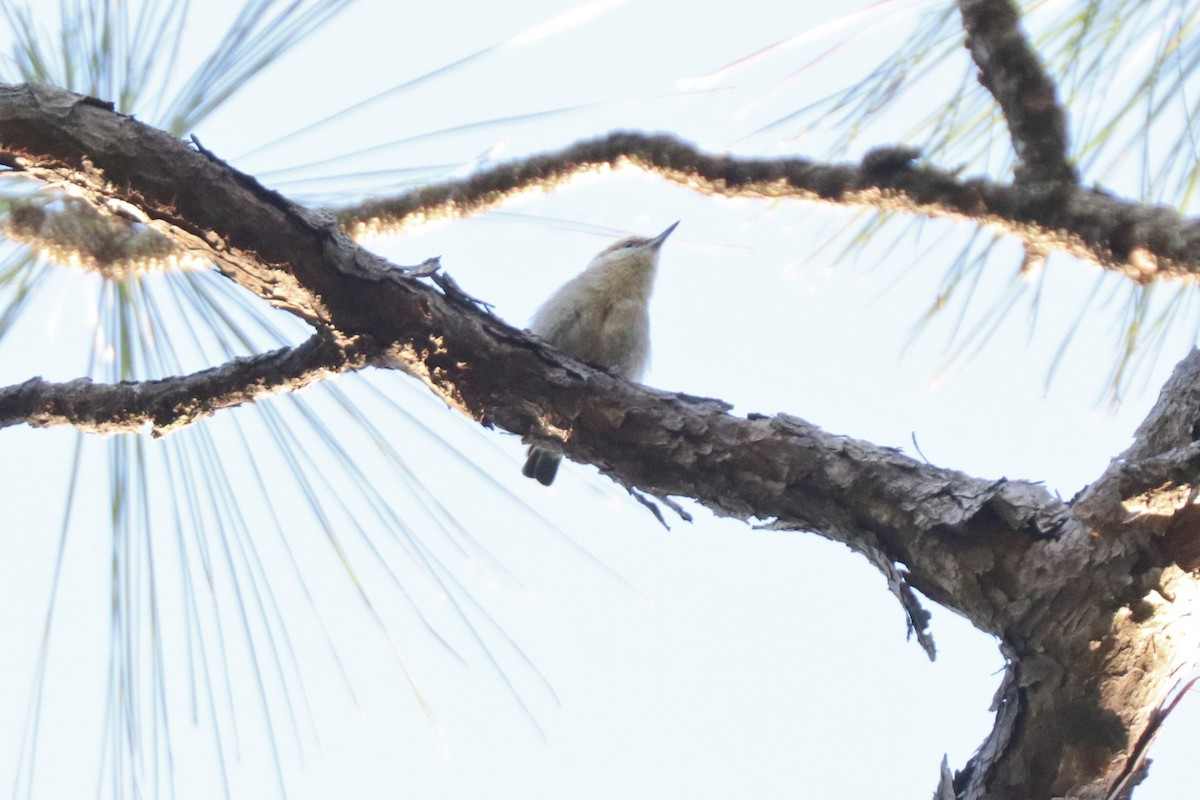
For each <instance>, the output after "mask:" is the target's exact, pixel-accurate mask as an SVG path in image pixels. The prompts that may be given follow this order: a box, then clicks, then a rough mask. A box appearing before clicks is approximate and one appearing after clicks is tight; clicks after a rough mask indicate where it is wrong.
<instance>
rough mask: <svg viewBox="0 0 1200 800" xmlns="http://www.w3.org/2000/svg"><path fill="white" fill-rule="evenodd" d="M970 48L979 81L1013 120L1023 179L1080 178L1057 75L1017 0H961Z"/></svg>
mask: <svg viewBox="0 0 1200 800" xmlns="http://www.w3.org/2000/svg"><path fill="white" fill-rule="evenodd" d="M958 8H959V11H960V12H961V13H962V18H963V27H964V28H965V29H966V32H967V49H968V50H970V51H971V57H972V58H973V59H974V60H975V64H976V65H977V66H978V67H979V82H980V83H981V84H982V85H983V87H984V88H985V89H987V90H988V91H989V92H991V93H992V96H993V97H995V98H996V102H997V103H999V105H1000V110H1001V111H1002V112H1003V113H1004V118H1005V119H1006V120H1007V121H1008V130H1009V134H1010V135H1011V136H1012V143H1013V150H1014V151H1015V152H1016V154H1017V168H1016V181H1017V184H1018V185H1021V184H1032V183H1041V184H1069V185H1073V184H1075V183H1076V182H1077V181H1078V175H1077V173H1076V171H1075V167H1074V166H1073V165H1072V164H1071V163H1070V161H1069V160H1068V159H1067V115H1066V112H1065V111H1064V110H1063V108H1062V106H1061V105H1059V102H1058V97H1057V89H1056V87H1055V84H1054V81H1053V80H1052V79H1051V78H1050V76H1049V75H1048V74H1047V73H1046V71H1045V69H1043V68H1042V64H1041V61H1040V60H1039V59H1038V56H1037V53H1035V52H1034V50H1033V47H1032V46H1031V45H1030V44H1029V40H1028V39H1026V37H1025V34H1024V33H1023V32H1022V31H1021V27H1020V22H1021V13H1020V10H1019V9H1018V8H1017V5H1016V4H1015V3H1013V2H1012V0H959V2H958Z"/></svg>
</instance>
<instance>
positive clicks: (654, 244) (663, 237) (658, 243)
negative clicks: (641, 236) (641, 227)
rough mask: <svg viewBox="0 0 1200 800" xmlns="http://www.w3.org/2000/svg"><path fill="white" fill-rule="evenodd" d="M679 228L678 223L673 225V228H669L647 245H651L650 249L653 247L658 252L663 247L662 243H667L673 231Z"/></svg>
mask: <svg viewBox="0 0 1200 800" xmlns="http://www.w3.org/2000/svg"><path fill="white" fill-rule="evenodd" d="M677 227H679V222H678V221H675V222H673V223H671V227H669V228H667V229H666V230H665V231H663V232H662V233H660V234H659V235H658V236H655V237H654V238H653V239H651V240H650V241H648V242H646V244H647V245H649V246H650V247H653V248H654V249H655V250H657V249H658V248H660V247H662V243H663V242H665V241H666V240H667V237H668V236H670V235H671V231H673V230H675V229H676V228H677Z"/></svg>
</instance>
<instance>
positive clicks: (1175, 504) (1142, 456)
mask: <svg viewBox="0 0 1200 800" xmlns="http://www.w3.org/2000/svg"><path fill="white" fill-rule="evenodd" d="M1198 498H1200V350H1193V351H1192V352H1191V354H1190V355H1189V356H1188V357H1187V358H1185V359H1184V360H1183V361H1181V362H1180V363H1179V365H1178V366H1177V367H1176V368H1175V372H1174V373H1173V374H1172V375H1171V379H1170V380H1169V381H1167V384H1166V385H1165V386H1164V387H1163V391H1162V395H1161V396H1160V397H1159V399H1158V402H1157V403H1156V404H1155V406H1154V408H1153V410H1151V412H1150V414H1149V416H1147V417H1146V420H1145V421H1144V422H1143V423H1142V424H1141V426H1140V427H1139V428H1138V431H1137V434H1136V436H1135V439H1134V443H1133V444H1132V445H1131V446H1130V447H1129V449H1127V450H1126V451H1125V452H1124V453H1122V454H1121V456H1120V458H1116V459H1114V460H1113V462H1112V463H1111V464H1110V465H1109V467H1108V469H1107V470H1106V471H1105V473H1104V475H1103V476H1102V477H1101V478H1100V480H1098V481H1096V482H1095V483H1093V484H1092V485H1091V486H1089V487H1088V488H1087V489H1086V490H1085V491H1083V492H1081V493H1080V495H1079V497H1077V498H1076V499H1075V501H1074V503H1073V505H1074V509H1075V515H1076V516H1077V517H1078V518H1079V519H1081V520H1083V521H1084V522H1086V523H1087V524H1088V525H1091V526H1092V527H1093V528H1095V529H1096V530H1097V531H1100V532H1101V533H1102V534H1103V535H1105V536H1110V537H1120V536H1125V535H1128V533H1129V531H1130V530H1138V529H1141V528H1149V529H1152V530H1155V531H1158V532H1160V533H1161V540H1160V546H1161V547H1162V548H1163V550H1164V552H1165V553H1166V554H1167V556H1168V557H1169V558H1170V559H1171V560H1172V561H1174V562H1176V563H1178V564H1180V565H1181V566H1183V567H1185V568H1187V569H1200V511H1198V510H1197V499H1198Z"/></svg>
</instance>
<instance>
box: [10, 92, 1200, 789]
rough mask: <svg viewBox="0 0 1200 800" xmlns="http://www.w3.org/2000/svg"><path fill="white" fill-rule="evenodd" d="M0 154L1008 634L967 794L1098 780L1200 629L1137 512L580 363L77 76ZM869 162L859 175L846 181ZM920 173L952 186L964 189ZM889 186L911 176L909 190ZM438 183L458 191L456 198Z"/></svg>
mask: <svg viewBox="0 0 1200 800" xmlns="http://www.w3.org/2000/svg"><path fill="white" fill-rule="evenodd" d="M605 143H607V146H609V147H613V146H616V147H617V148H618V149H620V148H625V149H631V148H634V147H644V146H647V145H652V146H655V147H657V146H658V145H660V144H661V145H662V146H663V147H664V148H666V149H665V150H662V151H661V152H660V151H658V150H655V152H656V153H658V156H655V157H659V158H661V159H663V162H664V163H665V164H667V166H669V167H670V169H669V170H668V169H667V167H664V166H662V165H661V164H659V166H658V167H656V168H657V169H660V170H662V171H664V172H667V171H672V170H673V172H672V173H671V174H674V175H676V176H684V175H688V174H692V175H698V174H706V173H704V170H707V169H710V168H715V169H716V170H717V173H718V174H717V175H711V174H706V175H707V176H706V177H704V178H703V180H707V181H709V182H710V184H711V187H712V188H714V189H716V188H719V187H721V186H726V187H730V186H733V187H734V188H733V189H732V191H742V190H744V189H745V187H747V186H750V187H755V188H754V189H753V190H754V191H757V192H761V193H764V194H766V193H769V192H770V191H775V190H778V191H779V192H780V193H782V194H788V193H789V192H795V191H800V190H796V189H795V187H794V185H793V184H792V181H794V180H796V179H798V178H799V177H801V176H805V175H807V176H808V177H809V178H813V176H814V175H815V176H817V177H819V178H822V180H826V179H828V178H829V176H830V175H832V176H834V179H832V183H822V184H821V185H823V186H827V187H831V188H830V196H835V195H838V194H839V192H840V193H841V194H842V195H845V194H846V193H847V192H851V193H852V192H860V193H862V194H863V195H864V196H868V195H871V194H872V193H875V194H876V195H879V196H884V195H886V194H887V193H886V192H881V190H880V189H879V186H880V185H883V184H884V183H889V184H893V183H899V184H905V185H906V182H911V183H912V184H913V186H916V185H918V184H919V183H920V181H922V180H925V178H924V177H917V176H927V175H928V174H929V171H928V170H921V169H918V168H912V167H911V166H909V165H908V159H907V157H905V156H904V154H903V153H899V154H898V157H896V158H891V157H886V155H885V156H880V155H879V154H876V155H875V156H874V159H873V160H872V159H869V160H868V163H867V164H865V165H864V166H863V167H813V166H812V165H807V162H805V163H804V164H803V165H800V166H797V164H796V163H793V164H792V165H791V166H787V165H786V164H785V165H781V164H780V163H779V162H762V163H759V162H753V163H754V164H757V166H752V168H750V169H749V171H748V172H747V167H746V163H747V162H742V161H738V160H734V159H722V158H712V157H708V156H705V157H703V158H702V159H701V162H700V163H699V164H696V163H691V162H688V163H679V162H675V161H673V160H672V158H673V157H674V156H675V155H679V154H680V153H681V152H682V153H684V154H686V153H692V154H694V153H695V151H693V150H691V149H690V148H687V147H686V146H683V145H679V144H678V143H677V142H674V140H670V139H666V138H663V137H636V136H628V135H626V136H620V137H609V138H608V139H606V140H601V142H600V145H601V146H604V145H605ZM586 146H592V147H595V146H597V143H590V145H586ZM680 147H682V148H683V150H682V151H680V150H678V148H680ZM0 154H3V155H2V156H0V157H2V158H3V159H5V161H6V163H9V164H10V165H12V166H13V167H15V168H17V169H21V170H23V171H25V173H26V174H28V175H29V176H31V177H34V178H37V179H39V180H43V181H53V182H67V183H69V184H71V185H72V186H73V187H74V188H75V189H76V190H77V191H78V192H80V193H81V195H82V196H84V197H86V198H88V199H89V200H90V201H91V202H93V203H95V204H96V205H98V206H100V207H109V208H111V207H113V206H114V205H115V206H116V207H118V208H120V209H123V210H124V211H125V212H126V213H129V214H131V215H139V217H138V218H139V219H143V220H144V221H145V223H146V224H148V225H150V226H151V227H153V228H155V229H156V230H159V231H160V232H162V233H163V234H164V235H167V236H169V237H171V238H172V239H173V240H174V241H175V242H176V243H177V245H179V246H181V247H183V248H184V249H185V250H187V251H189V252H196V253H200V254H203V255H205V257H208V258H211V259H212V260H213V261H214V263H216V264H217V265H218V266H219V268H220V269H221V270H222V271H223V272H224V273H225V274H226V275H228V276H229V277H230V278H232V279H233V280H235V281H237V282H238V283H239V284H241V285H242V286H245V287H246V288H248V289H250V290H251V291H254V292H256V293H257V294H259V296H261V297H263V298H264V299H266V300H267V301H269V302H271V303H273V304H275V305H277V306H279V307H282V308H285V309H288V310H290V311H291V312H292V313H295V314H298V315H300V316H302V317H303V318H304V319H307V320H309V321H310V322H311V323H312V324H313V325H315V326H316V327H318V328H319V329H320V330H322V331H324V332H326V333H327V335H328V336H329V337H330V338H332V339H334V340H335V342H336V343H347V342H349V343H354V345H355V347H356V348H358V350H357V352H363V353H366V354H368V357H375V356H377V355H386V356H387V357H389V358H390V359H391V361H392V363H393V364H394V365H395V366H397V367H398V368H401V369H404V370H405V371H407V372H408V373H410V374H412V375H414V376H416V377H418V378H419V379H421V380H423V381H424V382H425V383H426V384H427V385H428V386H429V387H430V388H431V389H433V390H434V391H435V392H437V393H438V394H439V395H440V396H442V397H443V398H444V399H445V400H446V401H447V402H448V403H450V404H451V405H453V406H455V407H457V408H459V409H460V410H462V411H463V412H464V413H466V414H468V415H470V416H472V417H473V418H475V419H478V420H480V421H482V422H486V423H490V424H494V425H497V426H499V427H501V428H504V429H505V430H508V431H512V432H514V433H517V434H520V435H530V436H534V437H553V438H557V439H559V440H561V445H562V448H563V450H564V452H565V453H566V454H567V455H568V456H569V457H571V458H573V459H575V460H578V461H583V462H586V463H591V464H595V465H597V466H598V467H599V468H600V469H602V470H603V471H605V472H606V473H608V474H610V475H612V476H613V477H614V478H616V479H617V480H618V481H620V482H621V483H622V484H624V485H626V486H637V487H639V488H640V489H642V490H643V491H645V492H647V493H648V494H651V495H656V496H659V497H664V496H671V495H685V496H690V497H693V498H695V499H697V500H698V501H699V502H700V503H702V504H704V505H705V506H707V507H708V508H710V509H712V510H713V511H714V512H716V513H718V514H722V515H727V516H735V517H739V518H742V519H748V520H755V521H757V520H763V519H766V520H768V521H769V523H770V524H771V525H772V526H773V527H777V528H789V529H799V530H811V531H816V532H819V533H821V534H822V535H824V536H827V537H830V538H833V539H836V540H838V541H842V542H845V543H847V544H848V545H849V546H850V547H852V548H853V549H855V550H858V551H860V552H863V553H865V554H867V555H868V556H869V557H870V558H871V559H872V561H874V562H875V563H877V564H878V563H887V564H890V565H892V567H893V568H894V569H893V570H892V571H891V572H889V573H887V574H889V576H890V577H891V576H892V573H894V574H895V575H898V576H900V580H901V581H902V582H903V583H904V584H906V585H907V587H911V588H913V589H916V590H918V591H921V592H922V593H924V594H926V595H927V596H929V597H931V598H932V599H934V600H936V601H938V602H941V603H943V604H945V605H947V606H948V607H950V608H953V609H955V610H957V611H959V612H960V613H962V614H963V615H964V616H966V617H968V618H969V619H971V621H972V622H973V623H974V624H975V625H977V626H978V627H979V628H981V629H982V630H985V631H988V632H991V633H994V634H995V635H997V636H998V637H1000V639H1001V642H1002V648H1003V651H1004V653H1005V654H1006V656H1007V657H1008V658H1009V659H1010V666H1009V669H1008V673H1007V675H1006V680H1005V684H1004V686H1002V687H1001V692H1000V694H999V695H998V698H997V702H998V714H997V725H996V728H995V730H994V731H993V734H992V735H991V736H990V737H989V738H988V740H987V742H985V744H984V747H983V748H981V750H980V752H979V753H978V754H977V755H976V757H975V758H973V759H972V762H971V763H970V764H969V765H968V767H967V768H966V769H965V770H963V771H962V772H960V773H959V775H958V776H957V777H956V778H955V781H954V789H955V791H956V793H957V794H958V796H959V797H962V798H985V797H986V798H1012V799H1013V800H1016V798H1020V799H1021V800H1040V799H1041V798H1050V797H1060V796H1071V797H1093V796H1095V797H1102V796H1103V795H1104V793H1105V792H1107V791H1108V790H1109V789H1110V788H1111V787H1113V786H1116V785H1118V784H1120V783H1121V782H1123V781H1126V780H1127V779H1128V776H1129V775H1131V774H1134V773H1133V771H1132V770H1133V769H1134V768H1135V767H1136V766H1137V765H1136V763H1135V762H1136V760H1137V758H1136V757H1135V756H1134V755H1133V754H1134V753H1135V752H1136V751H1137V747H1138V743H1140V742H1143V741H1145V736H1146V734H1147V732H1148V731H1149V730H1150V728H1151V727H1152V726H1153V725H1154V724H1157V723H1156V722H1155V720H1157V719H1158V718H1159V717H1158V716H1156V715H1157V714H1158V713H1159V712H1158V710H1159V709H1160V708H1161V707H1162V704H1163V701H1164V699H1165V698H1166V697H1167V694H1168V692H1169V689H1170V685H1169V684H1170V681H1171V680H1172V677H1171V676H1173V675H1175V674H1178V671H1179V670H1180V669H1183V668H1184V667H1186V666H1187V665H1188V664H1189V663H1190V662H1191V660H1192V659H1194V658H1195V655H1196V652H1197V649H1198V647H1200V642H1197V637H1198V636H1200V631H1197V630H1196V626H1195V625H1192V624H1188V623H1187V618H1188V616H1189V615H1190V614H1192V613H1193V611H1194V609H1195V608H1196V604H1197V602H1200V601H1198V598H1197V594H1198V593H1197V590H1196V581H1195V579H1194V577H1193V576H1192V575H1191V573H1190V572H1188V571H1187V570H1185V569H1182V568H1181V567H1180V565H1179V564H1177V563H1175V562H1173V561H1172V559H1171V557H1170V556H1169V555H1167V554H1164V552H1163V550H1162V549H1161V548H1160V547H1159V546H1158V533H1157V532H1156V531H1154V530H1152V529H1143V528H1138V527H1137V526H1136V525H1135V526H1133V527H1130V528H1128V529H1127V530H1126V531H1125V532H1124V535H1122V536H1118V537H1109V536H1094V535H1092V532H1091V531H1090V530H1089V529H1088V528H1087V527H1086V526H1084V525H1082V524H1080V523H1079V522H1078V521H1077V520H1076V519H1074V518H1073V517H1072V516H1071V509H1070V508H1069V507H1068V506H1067V505H1066V504H1064V503H1062V502H1061V501H1059V500H1056V499H1055V498H1053V497H1051V496H1050V495H1049V494H1048V493H1047V492H1046V491H1045V490H1044V489H1042V488H1040V487H1038V486H1036V485H1032V484H1028V483H1022V482H1015V481H1005V480H999V481H985V480H981V479H979V478H972V477H970V476H966V475H963V474H961V473H958V472H955V471H953V470H947V469H941V468H937V467H933V466H931V465H928V464H924V463H921V462H918V461H916V460H914V459H911V458H908V457H906V456H904V455H902V454H900V453H898V452H896V451H894V450H890V449H888V448H880V447H877V446H874V445H870V444H868V443H865V442H860V441H855V440H853V439H847V438H843V437H837V436H833V435H831V434H828V433H825V432H823V431H821V430H819V429H818V428H816V427H814V426H812V425H809V424H808V423H806V422H804V421H802V420H798V419H795V418H793V417H788V416H783V415H780V416H774V417H761V416H752V417H750V418H748V419H742V418H737V417H734V416H732V415H730V414H729V413H728V407H727V406H725V405H724V404H722V403H720V402H718V401H713V400H704V399H699V398H693V397H687V396H683V395H678V394H670V393H666V392H658V391H652V390H649V389H645V388H642V387H637V386H634V385H631V384H629V383H626V382H625V381H622V380H620V379H618V378H616V377H614V376H612V375H610V374H608V373H606V372H603V371H600V370H596V369H593V368H591V367H588V366H587V365H584V364H580V363H578V362H574V361H571V360H570V359H567V358H565V357H563V356H562V355H561V354H559V353H558V352H557V351H554V350H552V349H551V348H549V347H548V346H546V345H544V344H543V343H541V342H540V341H538V340H537V339H534V338H532V337H529V336H527V335H525V334H522V333H520V332H518V331H516V330H514V329H512V328H511V327H509V326H508V325H506V324H504V323H503V322H502V321H500V320H498V319H495V318H493V317H490V316H488V315H486V314H484V313H481V312H480V311H479V310H478V309H477V308H476V307H475V305H474V304H473V303H471V302H470V301H469V300H467V299H464V298H461V297H459V296H457V295H456V294H454V293H453V292H448V293H447V294H441V293H438V292H437V291H435V290H434V289H432V288H430V287H429V286H426V285H423V284H421V283H419V282H418V281H416V280H414V279H412V278H411V277H410V276H409V275H407V274H405V273H404V272H403V271H401V270H397V269H394V268H391V266H390V265H388V264H386V262H383V261H382V260H381V259H379V258H377V257H375V256H373V255H371V254H370V253H367V252H366V251H364V250H362V249H361V248H359V247H357V246H356V245H354V244H353V242H351V241H350V240H349V239H348V238H347V237H346V236H345V235H344V234H342V233H341V231H340V230H339V229H338V227H337V226H336V224H335V223H334V222H333V220H331V219H328V218H325V217H322V216H321V215H318V214H314V213H313V212H310V211H306V210H304V209H302V208H300V207H298V206H296V205H294V204H292V203H290V202H289V201H288V200H286V199H285V198H283V197H281V196H279V195H278V194H275V193H273V192H270V191H268V190H266V189H264V188H263V187H261V186H259V185H258V184H257V183H256V182H255V181H253V180H252V179H250V178H248V177H246V176H244V175H240V174H238V173H236V172H235V171H233V170H231V169H229V168H228V167H227V166H226V165H224V164H223V163H221V162H220V161H218V160H216V159H214V158H211V157H208V156H206V155H205V154H203V153H198V152H196V151H195V150H193V149H191V148H189V147H187V146H186V145H184V144H183V143H181V142H178V141H177V140H174V139H171V138H170V137H167V136H165V135H164V134H161V133H159V132H157V131H154V130H152V129H150V128H147V127H146V126H144V125H141V124H139V123H137V122H136V121H134V120H131V119H128V118H125V117H121V116H120V115H116V114H113V113H112V112H111V110H107V109H104V108H102V107H100V106H99V105H97V104H96V103H94V102H90V101H87V100H85V99H83V98H79V97H78V96H75V95H70V94H68V93H65V92H58V91H52V90H46V89H29V88H22V87H17V88H4V89H0ZM628 160H633V159H632V158H630V159H628ZM523 163H524V164H526V165H528V164H530V163H533V162H523ZM655 163H658V162H655ZM672 165H673V166H672ZM793 167H795V168H796V170H797V172H796V174H795V175H792V174H790V173H789V172H788V171H789V170H791V169H792V168H793ZM519 169H520V168H518V170H519ZM760 169H761V171H759V170H760ZM689 170H691V172H689ZM879 173H883V174H884V175H886V177H883V176H881V175H880V174H879ZM822 176H823V177H822ZM839 176H840V177H839ZM847 176H849V178H847ZM860 177H861V178H864V179H868V180H873V181H875V184H874V188H872V189H871V190H869V191H866V190H863V189H862V188H861V187H858V188H853V187H850V186H848V184H846V183H841V182H840V181H842V180H843V179H847V180H851V181H853V180H858V179H859V178H860ZM934 177H936V178H937V180H940V181H944V182H948V183H945V184H944V185H946V186H948V191H951V193H952V194H953V192H961V191H966V189H965V188H964V187H966V186H967V185H968V184H963V185H958V184H956V183H955V182H954V181H953V180H952V179H951V178H950V177H949V176H944V175H942V176H940V177H939V176H938V174H936V173H935V174H934ZM695 179H696V180H697V181H701V180H702V179H701V178H700V177H697V178H695ZM738 181H741V183H740V186H741V187H742V188H741V189H738V188H737V186H736V185H735V184H738ZM526 185H531V184H529V182H528V180H526ZM789 187H790V188H789ZM839 187H840V188H839ZM890 191H894V192H895V193H896V196H899V197H901V198H906V197H910V195H909V194H906V192H910V191H913V190H912V189H904V188H900V189H894V190H890ZM805 192H807V193H808V194H810V195H813V196H823V195H817V194H815V193H814V192H813V191H812V190H811V189H805V190H803V191H802V192H800V193H801V194H803V193H805ZM475 196H476V197H480V196H482V195H480V194H478V193H477V194H476V195H475ZM439 202H442V203H443V204H447V207H450V208H453V207H454V202H453V198H449V199H447V198H444V197H443V198H442V200H440V201H439ZM904 202H911V199H909V200H905V201H904ZM1113 202H1114V203H1116V202H1117V201H1113ZM426 207H427V208H428V207H431V206H428V205H427V206H426ZM1175 221H1176V223H1180V221H1179V220H1178V219H1176V220H1175ZM1180 224H1182V223H1180ZM901 588H902V593H903V591H907V589H906V588H905V587H901ZM909 611H910V613H913V612H912V610H911V609H909Z"/></svg>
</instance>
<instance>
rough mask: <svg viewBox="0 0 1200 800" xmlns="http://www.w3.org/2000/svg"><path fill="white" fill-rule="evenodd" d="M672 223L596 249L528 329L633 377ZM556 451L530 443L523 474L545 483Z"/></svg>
mask: <svg viewBox="0 0 1200 800" xmlns="http://www.w3.org/2000/svg"><path fill="white" fill-rule="evenodd" d="M678 224H679V223H678V222H676V223H675V225H672V226H671V227H669V228H667V229H666V230H665V231H663V232H662V233H660V234H659V235H658V236H655V237H654V238H652V239H647V238H646V237H644V236H630V237H629V238H628V239H621V240H620V241H618V242H614V243H612V244H610V245H609V246H608V247H606V248H604V249H603V250H601V251H600V252H599V253H598V254H597V255H596V257H595V258H593V259H592V261H591V263H589V264H588V265H587V269H585V270H584V271H583V272H581V273H579V274H578V275H577V276H575V277H574V278H572V279H571V280H569V281H567V282H566V283H565V284H563V286H562V287H561V288H560V289H559V290H558V291H557V292H555V293H554V294H552V295H550V299H549V300H547V301H546V302H545V303H543V304H542V307H541V308H539V309H538V310H537V312H536V313H534V315H533V320H532V321H531V322H530V323H529V329H530V330H531V331H532V332H533V333H535V334H537V335H538V336H540V337H542V338H543V339H545V340H546V341H548V342H550V343H551V344H553V345H554V346H555V347H557V348H558V349H560V350H562V351H563V352H564V353H566V354H567V355H570V356H572V357H574V358H577V359H579V360H580V361H590V362H591V363H593V364H598V365H600V366H602V367H605V368H607V369H609V370H611V371H612V372H614V373H615V374H617V375H620V376H621V377H622V378H625V379H626V380H631V381H636V380H638V379H639V378H641V377H642V373H643V372H645V370H646V362H647V360H648V359H649V357H650V291H651V289H653V288H654V273H655V270H656V268H657V267H658V251H659V248H661V247H662V244H663V242H665V241H666V240H667V237H668V236H670V235H671V231H673V230H675V226H676V225H678ZM560 461H562V454H561V453H559V452H558V451H557V450H555V449H554V448H553V447H551V446H547V445H545V444H535V445H532V446H530V448H529V457H528V458H527V459H526V460H525V469H524V470H523V472H524V474H525V477H527V478H534V479H536V480H537V481H538V482H539V483H542V484H543V485H545V486H549V485H550V484H551V483H553V482H554V476H555V474H556V473H557V472H558V464H559V462H560Z"/></svg>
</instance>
